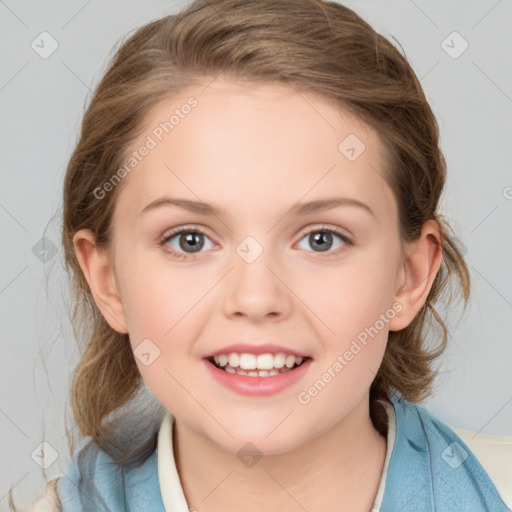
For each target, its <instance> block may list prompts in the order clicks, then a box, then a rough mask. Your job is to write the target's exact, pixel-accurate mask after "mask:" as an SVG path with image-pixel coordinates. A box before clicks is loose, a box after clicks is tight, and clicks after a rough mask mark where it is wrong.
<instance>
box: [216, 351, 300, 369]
mask: <svg viewBox="0 0 512 512" xmlns="http://www.w3.org/2000/svg"><path fill="white" fill-rule="evenodd" d="M213 358H214V360H215V362H216V363H217V364H218V365H219V366H226V364H228V363H229V366H232V367H233V368H236V367H240V368H242V369H243V370H255V369H256V368H257V369H258V370H271V369H272V368H282V367H283V366H286V367H287V368H292V367H293V365H295V364H300V363H302V357H295V356H293V355H291V354H290V355H287V354H284V353H283V352H279V353H277V354H270V353H269V354H259V355H257V356H256V355H254V354H246V353H243V354H238V353H236V352H232V353H231V354H219V355H216V356H213Z"/></svg>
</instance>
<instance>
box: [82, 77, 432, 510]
mask: <svg viewBox="0 0 512 512" xmlns="http://www.w3.org/2000/svg"><path fill="white" fill-rule="evenodd" d="M202 89H204V86H202V87H191V88H189V89H188V90H186V91H182V92H181V93H180V94H179V95H177V96H175V97H173V98H172V99H166V100H165V101H163V102H162V103H160V104H159V105H158V106H157V107H156V108H155V109H154V110H153V111H152V113H151V115H150V116H149V117H148V119H147V120H146V121H147V122H146V124H145V129H144V131H143V134H142V135H141V136H140V138H139V139H138V140H137V141H136V143H135V144H134V148H138V147H140V145H141V144H142V141H144V140H145V139H146V137H147V135H148V134H151V131H152V130H153V129H154V128H155V127H156V126H158V125H159V123H160V122H162V121H164V120H166V119H168V118H169V112H172V110H173V109H174V108H176V107H179V106H180V105H183V104H184V103H185V102H186V101H187V99H188V98H189V97H190V96H191V95H193V96H194V97H195V98H196V99H197V100H198V106H197V107H196V108H195V109H194V110H193V111H192V112H191V113H190V114H189V115H188V116H186V117H185V118H184V119H182V120H180V124H179V125H178V126H176V127H175V129H174V130H173V131H172V132H171V133H170V134H169V135H167V136H166V137H164V139H163V140H162V141H161V142H160V143H159V144H158V145H157V147H156V148H154V149H152V150H151V151H150V152H149V154H148V155H147V156H146V157H145V158H144V159H143V160H142V161H141V162H140V163H139V165H138V166H137V167H136V170H134V171H133V172H131V173H130V174H129V175H128V176H127V177H126V178H124V181H123V183H122V187H123V189H122V191H121V194H120V196H119V198H118V201H117V204H116V209H115V213H114V218H113V226H114V238H113V243H112V246H111V247H110V250H108V251H102V250H100V249H98V248H97V247H96V246H95V242H94V237H93V236H92V234H91V233H90V232H89V231H87V230H82V231H80V232H77V233H76V235H75V238H74V243H75V248H76V252H77V256H78V258H79V262H80V265H81V267H82V270H83V272H84V275H85V276H86V279H87V281H88V283H89V285H90V287H91V290H92V293H93V296H94V299H95V301H96V304H97V305H98V307H99V308H100V310H101V311H102V313H103V314H104V316H105V318H106V319H107V321H108V322H109V324H110V325H111V326H112V328H113V329H115V330H117V331H119V332H124V333H126V332H128V333H129V336H130V341H131V344H132V347H133V348H134V349H135V348H136V347H137V346H138V345H139V344H140V343H141V342H142V340H144V339H147V338H149V339H150V340H151V341H152V343H154V344H155V345H156V346H157V347H158V349H159V350H160V355H159V357H157V358H156V359H155V360H154V362H152V363H151V364H150V365H149V366H145V365H144V364H142V363H141V362H140V361H139V360H138V359H137V364H138V366H139V369H140V372H141V374H142V376H143V378H144V380H145V381H146V383H147V385H148V386H149V388H150V389H151V390H152V392H153V393H154V395H155V396H156V397H157V398H158V400H159V401H160V402H161V403H162V404H163V405H164V406H165V407H166V408H167V409H168V410H169V411H170V412H171V413H172V414H173V415H174V416H175V417H176V428H175V439H174V447H175V451H176V453H175V460H176V465H177V468H178V471H179V475H180V479H181V482H182V486H183V489H184V493H185V497H186V499H187V502H188V505H189V507H194V508H195V509H196V510H198V511H211V510H215V511H218V510H232V509H233V504H236V503H238V504H240V503H243V508H244V510H246V511H249V512H251V511H256V510H261V506H262V505H264V506H265V510H267V511H274V510H275V511H278V510H280V511H281V510H287V511H295V510H296V511H302V510H304V509H306V510H308V511H310V512H311V511H320V510H322V511H323V512H325V511H335V510H336V511H337V512H339V511H345V510H347V511H349V510H350V511H352V512H354V511H365V512H366V511H368V510H369V509H370V508H371V505H372V504H373V501H374V499H375V494H376V492H377V488H378V484H379V480H380V478H381V474H382V469H383V465H384V459H385V452H386V439H385V438H384V437H383V436H382V435H380V434H379V433H378V431H377V430H376V429H375V428H374V426H373V424H372V422H371V420H370V416H369V388H370V385H371V382H372V380H373V378H374V376H375V374H376V372H377V370H378V368H379V365H380V363H381V361H382V358H383V355H384V351H385V348H386V342H387V337H388V332H389V331H390V330H391V331H393V330H400V329H403V328H404V327H406V326H407V325H409V324H410V322H411V321H412V320H413V319H414V317H415V315H416V314H417V312H418V311H419V310H420V308H421V307H422V305H423V304H424V302H425V299H426V297H427V295H428V292H429V290H430V288H431V285H432V282H433V280H434V278H435V275H436V273H437V271H438V268H439V266H440V263H441V248H440V234H439V226H438V225H437V223H436V222H434V221H429V222H428V223H426V224H425V225H424V227H423V230H422V233H421V236H420V238H419V239H418V240H417V241H416V242H414V243H411V244H408V245H405V244H403V243H402V241H401V240H400V237H399V232H398V212H397V206H396V201H395V198H394V196H393V194H392V192H391V189H390V188H389V186H388V185H387V184H386V182H385V181H384V179H383V178H382V175H383V172H384V171H383V168H382V161H383V154H384V153H383V147H382V145H381V143H380V141H379V138H378V135H377V134H376V133H375V132H373V131H372V130H371V129H370V128H369V127H368V126H366V125H365V124H364V123H363V122H361V121H360V120H359V119H357V118H355V117H352V116H350V115H348V114H347V113H345V112H343V111H342V110H340V109H338V108H335V106H334V105H333V104H332V103H330V102H329V101H328V100H326V99H323V98H322V97H320V96H317V95H315V94H310V93H308V94H306V93H301V94H298V93H297V92H296V91H295V90H294V89H292V88H290V87H287V86H286V85H283V84H270V83H269V84H265V85H263V86H262V85H248V84H239V83H235V82H232V81H229V80H227V79H222V78H218V79H217V80H215V81H214V82H213V83H211V85H209V87H207V88H206V89H205V90H204V91H202ZM349 134H355V135H356V136H357V137H358V138H359V139H360V140H361V141H363V142H364V144H365V146H366V149H365V150H364V152H363V153H362V154H361V155H360V156H359V157H358V158H357V159H356V160H354V161H349V160H348V159H347V158H346V157H345V156H344V155H343V154H342V153H341V152H340V151H339V150H338V146H339V144H340V142H341V141H342V140H343V139H344V138H345V137H346V136H347V135H349ZM162 196H172V197H180V198H187V199H191V200H201V201H203V202H205V203H208V204H215V205H219V206H222V207H224V208H225V211H223V212H222V213H220V215H218V216H215V215H210V216H208V215H201V214H198V213H192V212H189V211H186V210H182V209H179V208H177V207H175V206H167V207H161V208H158V209H155V210H153V211H151V212H148V213H145V214H143V215H142V216H141V215H140V212H141V210H142V209H143V208H144V207H145V206H146V205H148V204H149V203H150V202H152V201H154V200H155V199H157V198H160V197H162ZM333 196H344V197H350V198H355V199H358V200H360V201H362V202H364V203H365V204H367V205H368V206H369V207H370V208H371V209H372V210H373V212H374V213H375V216H372V215H370V214H369V213H367V212H365V211H364V210H363V209H360V208H356V207H350V206H343V207H338V208H333V209H331V210H328V211H324V212H317V213H311V214H308V215H306V216H301V217H298V216H294V215H291V214H288V213H287V212H288V210H289V209H290V208H291V207H293V206H294V205H295V204H296V203H297V202H309V201H312V200H316V199H322V198H328V197H333ZM190 225H192V226H190ZM181 226H187V227H198V228H202V229H203V230H204V231H205V232H206V235H207V236H206V237H203V238H201V235H199V237H200V238H199V239H198V240H199V241H203V242H204V246H203V249H202V252H200V253H195V252H194V250H193V248H190V246H189V245H187V244H186V242H184V241H182V243H184V247H185V249H183V246H180V244H179V242H180V236H179V235H178V236H176V237H175V238H174V239H173V240H172V241H168V242H167V244H166V245H164V246H160V245H159V240H160V239H161V238H162V236H163V235H166V234H167V233H169V232H170V231H171V229H172V228H178V227H181ZM322 227H330V228H333V229H338V230H339V231H340V233H342V234H344V235H346V236H347V237H349V239H350V240H351V241H352V242H353V243H352V244H346V243H345V242H344V241H343V240H342V239H339V238H338V237H337V236H335V235H333V238H332V242H330V245H329V242H327V244H326V245H327V248H328V251H327V252H323V251H321V250H319V249H318V247H317V246H315V244H314V240H312V239H311V238H310V237H309V236H307V235H306V233H307V232H308V231H309V230H310V229H315V233H316V232H317V231H320V232H322ZM316 228H318V229H316ZM247 236H251V237H253V238H254V239H255V240H256V241H257V243H258V244H259V245H260V246H261V248H262V249H263V252H262V254H261V255H260V256H259V257H257V258H256V260H255V261H254V262H252V263H250V264H249V263H247V262H246V261H244V260H243V259H242V258H241V257H240V256H239V254H237V252H236V249H237V247H238V245H239V244H240V243H241V242H242V241H243V240H244V239H245V238H246V237H247ZM166 248H167V249H168V250H170V251H172V250H175V251H176V252H180V253H182V254H184V255H185V256H188V257H186V258H183V259H179V258H173V257H172V256H171V255H170V253H169V252H168V251H167V252H166V250H165V249H166ZM187 248H189V249H188V254H187V252H186V251H187ZM402 251H403V252H402ZM328 254H330V256H329V255H328ZM191 255H192V256H191ZM194 256H195V259H194ZM393 304H395V306H396V305H399V306H401V311H400V313H399V314H398V315H395V316H394V317H393V318H392V319H390V320H389V321H388V322H386V323H385V325H384V328H382V329H381V330H380V331H379V332H378V335H376V336H374V337H373V338H370V341H369V342H368V344H367V345H366V346H365V347H364V348H363V349H362V350H361V351H360V352H359V353H358V354H357V356H355V357H354V358H353V359H352V360H351V361H349V362H348V364H347V365H346V366H345V367H344V368H343V370H342V371H341V372H340V373H338V374H337V375H336V377H335V378H332V379H331V381H330V382H329V383H328V384H327V385H326V386H325V388H324V389H323V390H322V391H321V392H320V393H318V394H317V396H315V397H314V398H311V400H310V401H309V403H307V404H302V403H300V402H299V401H298V399H297V396H298V394H299V393H300V392H301V391H305V390H307V389H308V388H309V387H310V386H311V385H312V384H313V383H314V382H315V381H316V380H317V379H319V378H321V376H322V374H324V372H326V371H327V369H328V368H329V367H332V365H333V363H334V362H335V361H336V359H337V357H338V355H340V354H343V353H344V352H345V351H346V350H347V349H349V348H350V344H351V342H352V341H353V340H354V339H356V336H357V335H358V334H359V333H361V332H362V331H364V329H365V328H366V327H370V326H373V325H374V324H375V323H376V320H378V319H379V315H381V314H384V313H385V312H386V311H388V310H390V309H392V306H393ZM248 340H253V341H254V342H255V344H258V343H277V344H281V345H284V346H285V347H293V348H295V349H296V350H298V351H300V352H302V353H305V354H308V355H309V356H310V357H312V358H313V361H312V364H311V367H310V368H309V370H308V371H307V373H306V375H305V376H304V377H303V378H302V379H301V380H300V381H299V382H298V383H296V384H295V385H293V386H292V387H290V388H287V389H286V390H284V391H282V392H280V393H278V394H276V395H273V396H267V397H249V396H244V395H240V394H237V393H235V392H233V391H231V390H228V389H226V388H224V387H223V386H221V385H220V384H218V383H217V382H216V381H214V380H213V379H212V377H211V376H210V375H209V373H208V372H206V370H205V368H204V363H203V361H202V358H203V357H204V356H205V355H206V354H207V353H209V352H212V351H213V350H216V349H219V348H222V347H225V346H227V345H230V344H232V343H237V342H244V341H248ZM247 442H251V443H253V444H254V445H255V446H256V447H257V448H258V450H259V451H260V452H261V453H262V455H263V457H262V458H261V459H260V460H259V461H258V462H257V463H256V464H255V465H254V466H252V467H246V466H245V465H244V464H242V463H241V462H240V460H239V459H238V457H237V452H238V451H239V450H240V449H241V448H242V447H243V446H244V445H245V444H246V443H247Z"/></svg>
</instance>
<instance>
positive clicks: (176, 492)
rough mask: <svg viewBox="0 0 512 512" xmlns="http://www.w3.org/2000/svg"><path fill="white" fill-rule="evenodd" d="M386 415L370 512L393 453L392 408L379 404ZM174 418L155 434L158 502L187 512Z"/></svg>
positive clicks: (379, 495) (379, 500)
mask: <svg viewBox="0 0 512 512" xmlns="http://www.w3.org/2000/svg"><path fill="white" fill-rule="evenodd" d="M382 403H383V405H384V407H385V409H386V412H387V414H388V433H387V449H386V459H385V462H384V469H383V472H382V476H381V479H380V483H379V488H378V490H377V495H376V497H375V501H374V504H373V507H372V510H371V512H379V511H380V509H381V504H382V499H383V497H384V489H385V487H386V477H387V473H388V467H389V461H390V459H391V454H392V452H393V446H394V444H395V437H396V419H395V410H394V408H393V405H392V404H391V403H389V402H385V401H382ZM174 424H175V417H174V416H173V415H172V414H171V413H170V412H169V411H167V413H166V414H165V416H164V419H163V421H162V425H161V427H160V432H159V434H158V481H159V484H160V491H161V494H162V502H163V504H164V508H165V511H166V512H188V510H189V508H188V505H187V501H186V499H185V495H184V493H183V488H182V486H181V482H180V478H179V475H178V471H177V468H176V461H175V458H174V450H173V435H174Z"/></svg>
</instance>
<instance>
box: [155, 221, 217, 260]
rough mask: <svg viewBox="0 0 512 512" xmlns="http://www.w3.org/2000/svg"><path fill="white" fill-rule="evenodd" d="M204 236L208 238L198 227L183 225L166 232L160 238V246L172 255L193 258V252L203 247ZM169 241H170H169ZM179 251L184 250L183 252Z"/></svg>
mask: <svg viewBox="0 0 512 512" xmlns="http://www.w3.org/2000/svg"><path fill="white" fill-rule="evenodd" d="M205 237H206V238H208V236H207V235H206V233H205V232H204V231H202V230H200V229H198V228H186V227H185V228H180V229H176V230H174V231H172V232H171V233H166V234H165V235H164V236H163V237H162V239H161V240H160V246H162V247H164V250H165V251H167V252H169V253H171V254H172V256H174V257H177V258H187V257H188V258H191V259H194V254H195V253H198V252H200V251H201V249H202V248H203V247H204V245H205V241H204V238H205ZM173 239H176V240H173ZM171 241H172V243H169V242H171ZM176 242H177V244H176ZM168 247H170V249H169V248H168ZM189 249H190V252H189ZM179 251H184V253H183V252H179Z"/></svg>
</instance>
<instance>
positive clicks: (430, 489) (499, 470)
mask: <svg viewBox="0 0 512 512" xmlns="http://www.w3.org/2000/svg"><path fill="white" fill-rule="evenodd" d="M392 402H393V406H394V410H395V413H396V426H397V428H396V440H395V443H394V447H393V454H392V458H391V461H390V465H389V470H388V471H389V479H388V480H389V482H388V484H389V485H386V495H385V496H384V498H385V501H384V503H385V504H386V505H388V508H384V510H388V509H389V510H399V509H400V508H399V507H398V508H397V507H396V505H397V504H403V505H406V504H407V503H408V500H415V502H421V503H422V504H423V505H424V506H425V507H427V508H428V507H430V508H431V509H432V510H443V511H444V510H455V509H456V510H460V511H462V510H464V511H469V510H472V511H476V510H478V511H484V510H493V511H500V512H501V511H503V512H504V511H505V510H506V511H509V512H510V510H511V509H512V499H511V498H512V496H511V488H512V480H511V478H510V471H511V468H510V460H511V459H510V450H511V446H512V438H511V437H509V436H489V435H483V434H481V435H477V433H475V432H471V431H464V430H463V429H453V428H452V427H451V426H449V425H448V424H446V423H444V422H443V421H442V420H441V419H440V418H439V417H437V415H435V414H434V413H433V412H432V411H430V410H428V409H426V408H425V407H424V406H422V405H419V404H416V403H412V402H408V401H407V400H405V399H404V398H403V397H401V396H400V395H399V394H397V395H396V396H395V395H393V396H392ZM459 434H462V435H459ZM466 441H468V442H466ZM386 499H387V501H386ZM450 507H451V508H450Z"/></svg>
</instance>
